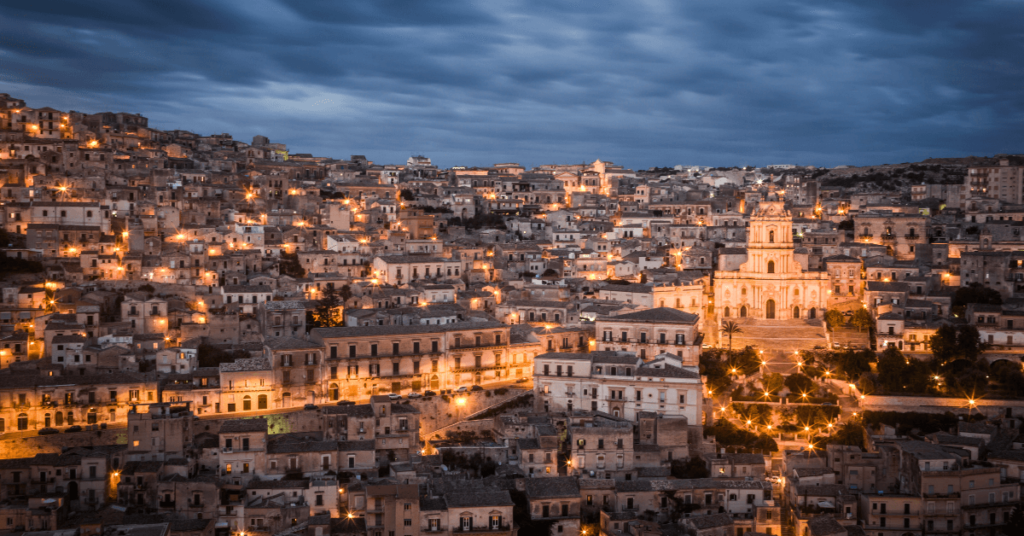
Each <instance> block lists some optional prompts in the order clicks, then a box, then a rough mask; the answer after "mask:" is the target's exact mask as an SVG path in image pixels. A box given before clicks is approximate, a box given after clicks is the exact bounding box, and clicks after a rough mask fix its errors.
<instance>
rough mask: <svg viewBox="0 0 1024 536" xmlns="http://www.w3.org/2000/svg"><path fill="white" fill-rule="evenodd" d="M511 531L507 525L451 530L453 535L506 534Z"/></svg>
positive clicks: (459, 527) (460, 527) (455, 528)
mask: <svg viewBox="0 0 1024 536" xmlns="http://www.w3.org/2000/svg"><path fill="white" fill-rule="evenodd" d="M510 530H512V527H510V526H509V525H483V526H479V527H462V526H461V525H460V526H457V527H453V528H452V533H453V534H472V533H478V532H479V533H486V532H508V531H510Z"/></svg>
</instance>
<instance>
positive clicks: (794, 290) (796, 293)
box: [793, 288, 800, 296]
mask: <svg viewBox="0 0 1024 536" xmlns="http://www.w3.org/2000/svg"><path fill="white" fill-rule="evenodd" d="M793 295H794V296H799V295H800V289H798V288H795V289H793Z"/></svg>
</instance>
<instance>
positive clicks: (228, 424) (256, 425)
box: [220, 417, 267, 434]
mask: <svg viewBox="0 0 1024 536" xmlns="http://www.w3.org/2000/svg"><path fill="white" fill-rule="evenodd" d="M266 431H267V421H266V419H264V418H262V417H256V418H254V419H231V420H227V421H224V423H223V424H221V426H220V433H222V434H238V433H246V432H266Z"/></svg>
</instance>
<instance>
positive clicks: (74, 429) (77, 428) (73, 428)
mask: <svg viewBox="0 0 1024 536" xmlns="http://www.w3.org/2000/svg"><path fill="white" fill-rule="evenodd" d="M81 431H82V427H81V426H78V425H77V424H76V425H74V426H69V427H68V428H67V430H64V433H70V432H81Z"/></svg>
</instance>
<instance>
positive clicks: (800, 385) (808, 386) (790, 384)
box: [786, 372, 818, 395]
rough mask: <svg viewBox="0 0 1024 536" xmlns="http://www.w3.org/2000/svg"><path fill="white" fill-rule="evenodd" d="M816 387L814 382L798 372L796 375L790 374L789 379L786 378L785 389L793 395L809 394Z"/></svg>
mask: <svg viewBox="0 0 1024 536" xmlns="http://www.w3.org/2000/svg"><path fill="white" fill-rule="evenodd" d="M817 387H818V384H816V383H814V380H812V379H810V378H808V377H807V376H805V375H803V374H801V373H799V372H797V373H796V374H790V375H789V377H788V378H786V388H788V389H789V392H790V393H793V394H794V395H802V394H805V393H811V392H812V391H814V390H815V389H816V388H817Z"/></svg>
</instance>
